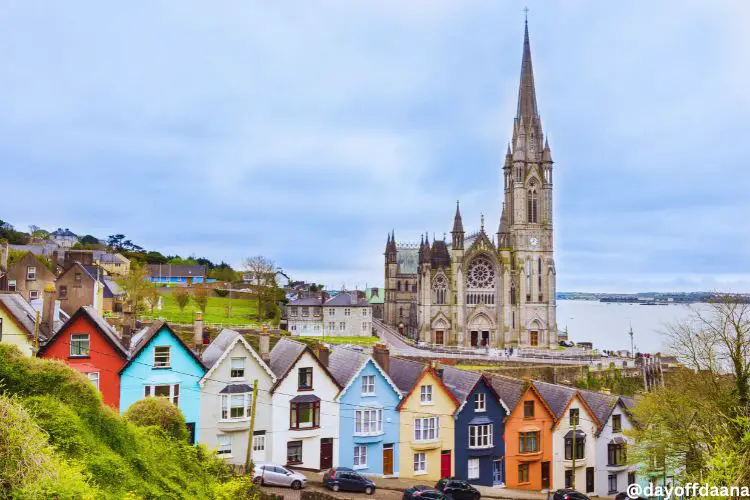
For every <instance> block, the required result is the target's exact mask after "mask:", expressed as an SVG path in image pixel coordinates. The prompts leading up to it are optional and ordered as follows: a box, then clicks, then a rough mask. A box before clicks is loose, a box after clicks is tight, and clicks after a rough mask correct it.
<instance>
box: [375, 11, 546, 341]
mask: <svg viewBox="0 0 750 500" xmlns="http://www.w3.org/2000/svg"><path fill="white" fill-rule="evenodd" d="M552 163H553V162H552V153H551V152H550V148H549V144H548V142H547V140H546V139H545V137H544V134H543V133H542V122H541V119H540V117H539V112H538V109H537V102H536V91H535V88H534V72H533V69H532V66H531V46H530V43H529V28H528V23H526V26H525V30H524V40H523V55H522V59H521V81H520V85H519V90H518V109H517V113H516V117H515V119H514V121H513V136H512V140H511V142H510V143H509V144H508V150H507V153H506V154H505V162H504V164H503V170H502V176H503V186H504V189H503V202H502V211H501V213H502V215H501V216H500V221H499V224H498V229H497V233H495V234H491V231H490V232H489V233H488V232H487V230H486V229H485V225H484V217H482V220H481V224H480V228H479V231H477V232H474V233H469V234H466V232H465V231H464V225H463V220H462V218H461V210H460V206H459V204H458V203H457V204H456V214H455V217H454V219H453V229H452V230H451V232H450V235H451V238H450V242H448V241H446V240H445V237H444V238H443V240H439V239H435V238H433V241H432V242H430V239H429V237H428V235H424V236H423V237H422V240H421V242H420V243H410V244H403V243H397V242H396V237H395V232H391V234H389V235H388V239H387V243H386V247H385V287H384V288H385V298H384V301H385V304H384V305H385V307H384V313H383V314H384V317H383V320H384V321H385V322H386V323H387V324H389V325H391V326H393V327H394V328H396V329H398V331H399V332H400V333H402V334H404V335H407V336H409V337H412V338H413V339H415V340H419V341H424V342H427V343H429V344H435V345H451V346H466V347H469V346H472V347H482V346H485V347H508V346H515V347H538V348H549V347H554V346H556V345H557V322H556V318H555V307H556V306H555V260H554V249H553V239H552V222H553V213H552V208H553V205H552Z"/></svg>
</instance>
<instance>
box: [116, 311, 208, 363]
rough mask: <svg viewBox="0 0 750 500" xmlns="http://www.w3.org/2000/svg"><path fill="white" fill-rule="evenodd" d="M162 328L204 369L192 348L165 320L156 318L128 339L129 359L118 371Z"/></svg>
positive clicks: (131, 360) (131, 361) (133, 358)
mask: <svg viewBox="0 0 750 500" xmlns="http://www.w3.org/2000/svg"><path fill="white" fill-rule="evenodd" d="M163 328H166V329H167V331H168V332H169V333H170V335H172V337H174V338H175V340H177V342H178V343H179V344H180V345H182V347H183V348H184V349H185V351H187V352H188V353H189V354H190V356H191V357H192V358H193V359H194V360H195V362H196V363H198V366H200V367H202V368H204V369H205V365H204V364H203V361H201V360H200V358H199V357H198V356H196V354H195V353H194V352H193V350H192V349H190V348H189V347H188V346H187V344H185V342H183V341H182V339H181V338H180V336H179V335H177V334H176V333H174V331H173V330H172V329H171V328H170V327H169V325H168V324H167V322H166V321H164V320H158V321H154V322H153V323H151V325H149V326H148V327H146V328H144V329H142V330H141V331H139V332H138V333H137V334H136V335H134V336H133V338H132V339H131V341H130V359H129V360H128V362H127V363H125V366H123V367H122V368H121V369H120V373H122V372H124V371H125V369H126V368H127V367H128V366H130V365H131V364H132V363H133V361H135V359H136V358H137V357H138V355H139V354H140V353H141V351H142V350H144V349H145V348H146V346H148V345H149V343H151V341H152V340H153V339H154V337H156V334H157V333H159V332H160V331H161V330H162V329H163Z"/></svg>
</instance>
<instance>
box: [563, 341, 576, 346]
mask: <svg viewBox="0 0 750 500" xmlns="http://www.w3.org/2000/svg"><path fill="white" fill-rule="evenodd" d="M559 344H560V347H575V346H576V345H575V344H574V343H573V342H571V341H570V340H561V341H560V342H559Z"/></svg>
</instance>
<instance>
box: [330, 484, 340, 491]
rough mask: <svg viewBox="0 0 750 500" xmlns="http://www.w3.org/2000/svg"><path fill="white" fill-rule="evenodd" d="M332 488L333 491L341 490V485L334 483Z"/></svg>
mask: <svg viewBox="0 0 750 500" xmlns="http://www.w3.org/2000/svg"><path fill="white" fill-rule="evenodd" d="M331 489H332V490H333V491H339V485H338V484H334V485H333V486H331Z"/></svg>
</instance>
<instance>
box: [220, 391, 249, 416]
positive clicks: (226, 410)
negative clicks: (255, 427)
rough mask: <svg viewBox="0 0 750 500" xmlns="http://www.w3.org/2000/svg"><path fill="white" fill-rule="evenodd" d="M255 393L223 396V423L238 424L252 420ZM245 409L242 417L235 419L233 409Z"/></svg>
mask: <svg viewBox="0 0 750 500" xmlns="http://www.w3.org/2000/svg"><path fill="white" fill-rule="evenodd" d="M237 401H241V403H240V404H234V405H233V402H237ZM252 403H253V393H252V392H240V393H237V394H221V406H220V411H221V416H220V419H221V421H222V422H237V421H243V420H250V414H251V412H252ZM237 408H244V409H245V410H244V412H243V413H242V416H239V417H233V416H232V409H237Z"/></svg>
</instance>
